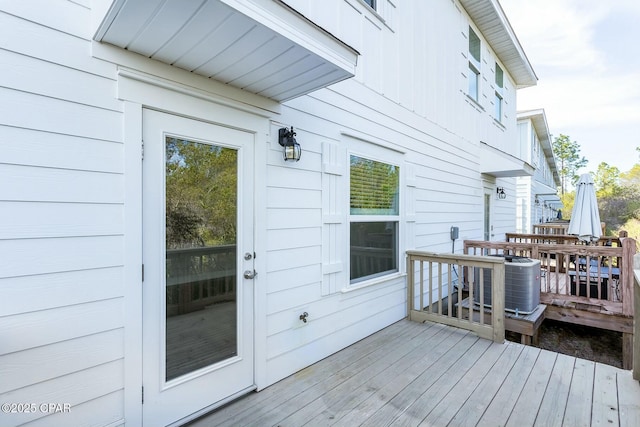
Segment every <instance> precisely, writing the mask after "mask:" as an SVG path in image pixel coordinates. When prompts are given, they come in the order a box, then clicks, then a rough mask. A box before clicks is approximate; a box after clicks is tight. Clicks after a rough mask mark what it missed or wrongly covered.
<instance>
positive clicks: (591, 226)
mask: <svg viewBox="0 0 640 427" xmlns="http://www.w3.org/2000/svg"><path fill="white" fill-rule="evenodd" d="M567 234H571V235H574V236H578V239H580V240H582V241H584V242H588V243H590V242H593V241H595V240H598V239H599V238H600V236H602V228H601V225H600V213H599V212H598V201H597V200H596V189H595V186H594V184H593V178H591V175H589V174H588V173H585V174H582V175H580V179H579V180H578V184H577V187H576V200H575V203H574V205H573V212H572V213H571V221H570V222H569V229H568V230H567Z"/></svg>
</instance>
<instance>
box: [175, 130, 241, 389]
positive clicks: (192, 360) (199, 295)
mask: <svg viewBox="0 0 640 427" xmlns="http://www.w3.org/2000/svg"><path fill="white" fill-rule="evenodd" d="M165 158H166V160H165V218H166V220H165V221H166V238H165V242H166V261H165V262H166V297H165V308H166V340H165V343H166V365H165V367H166V371H165V381H170V380H173V379H175V378H178V377H180V376H182V375H185V374H188V373H190V372H193V371H196V370H198V369H201V368H204V367H207V366H210V365H213V364H216V363H218V362H221V361H224V360H226V359H228V358H231V357H235V356H237V355H238V331H237V312H238V306H237V294H236V289H237V283H236V277H237V270H238V266H237V265H236V264H237V257H236V247H237V241H236V235H237V232H236V231H237V218H238V212H237V203H238V183H237V181H238V179H237V176H238V152H237V150H235V149H232V148H225V147H220V146H216V145H212V144H207V143H201V142H195V141H189V140H186V139H180V138H176V137H171V136H167V137H165Z"/></svg>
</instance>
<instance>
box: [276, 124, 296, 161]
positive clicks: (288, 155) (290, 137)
mask: <svg viewBox="0 0 640 427" xmlns="http://www.w3.org/2000/svg"><path fill="white" fill-rule="evenodd" d="M294 136H296V133H295V132H294V131H293V126H291V130H288V129H287V128H280V130H279V131H278V142H279V143H280V145H282V146H283V147H284V160H285V161H287V160H293V161H294V162H297V161H298V160H300V154H302V149H301V148H300V144H298V143H297V142H296V139H295V138H294Z"/></svg>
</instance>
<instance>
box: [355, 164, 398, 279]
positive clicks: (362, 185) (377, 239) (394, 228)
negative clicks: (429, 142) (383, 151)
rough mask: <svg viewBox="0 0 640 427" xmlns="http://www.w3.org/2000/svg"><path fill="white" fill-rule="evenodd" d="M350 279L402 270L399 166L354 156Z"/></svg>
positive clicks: (377, 275) (369, 277)
mask: <svg viewBox="0 0 640 427" xmlns="http://www.w3.org/2000/svg"><path fill="white" fill-rule="evenodd" d="M349 176H350V178H349V182H350V211H349V212H350V217H349V218H350V224H349V230H350V249H349V251H350V266H351V267H350V276H349V278H350V282H351V283H352V284H353V283H358V282H361V281H364V280H367V279H372V278H375V277H379V276H383V275H385V274H389V273H393V272H397V271H399V269H398V262H399V261H398V251H399V249H398V235H399V234H398V233H399V231H398V228H399V222H400V208H399V191H400V168H399V167H398V166H396V165H392V164H389V163H384V162H379V161H376V160H371V159H367V158H364V157H360V156H356V155H351V157H350V168H349Z"/></svg>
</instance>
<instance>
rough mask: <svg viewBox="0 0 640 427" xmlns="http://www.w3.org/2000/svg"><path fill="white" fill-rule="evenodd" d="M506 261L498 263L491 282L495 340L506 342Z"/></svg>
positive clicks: (492, 320)
mask: <svg viewBox="0 0 640 427" xmlns="http://www.w3.org/2000/svg"><path fill="white" fill-rule="evenodd" d="M504 270H505V263H504V262H503V263H500V264H496V265H495V267H494V269H493V281H492V284H491V305H492V307H491V322H492V326H493V341H494V342H497V343H502V342H504V295H505V294H504V278H505V273H504Z"/></svg>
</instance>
